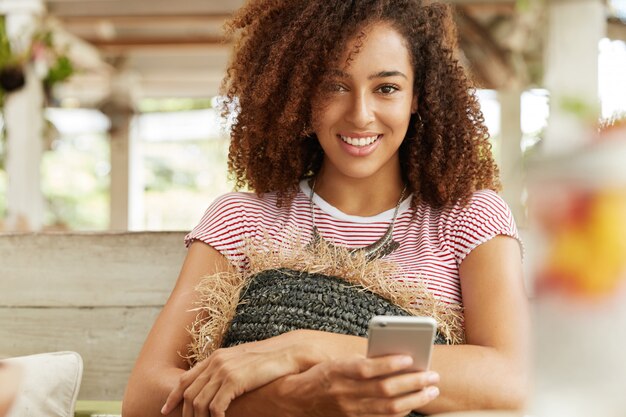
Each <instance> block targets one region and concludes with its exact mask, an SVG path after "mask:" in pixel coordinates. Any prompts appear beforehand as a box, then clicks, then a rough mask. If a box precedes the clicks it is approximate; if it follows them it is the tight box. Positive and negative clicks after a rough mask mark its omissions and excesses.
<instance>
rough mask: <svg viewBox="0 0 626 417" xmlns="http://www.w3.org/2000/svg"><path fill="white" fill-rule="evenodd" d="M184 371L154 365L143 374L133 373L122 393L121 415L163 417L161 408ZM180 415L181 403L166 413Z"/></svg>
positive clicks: (170, 415) (174, 415)
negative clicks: (124, 391)
mask: <svg viewBox="0 0 626 417" xmlns="http://www.w3.org/2000/svg"><path fill="white" fill-rule="evenodd" d="M184 372H185V371H184V370H183V369H180V368H175V367H168V368H159V367H158V366H156V365H155V366H154V367H153V368H152V369H151V370H150V371H147V372H146V373H145V374H143V375H133V377H131V379H130V380H129V382H128V386H127V388H126V393H125V394H124V401H123V403H122V416H123V417H163V414H161V408H162V407H163V404H165V400H166V399H167V396H168V395H169V394H170V392H171V391H172V390H173V389H174V387H175V385H176V384H177V383H178V380H179V379H180V376H181V375H182V374H183V373H184ZM181 404H182V403H181ZM181 415H182V405H180V406H178V407H176V409H175V410H173V411H172V412H171V413H170V414H168V416H169V417H180V416H181Z"/></svg>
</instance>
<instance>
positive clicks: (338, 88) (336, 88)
mask: <svg viewBox="0 0 626 417" xmlns="http://www.w3.org/2000/svg"><path fill="white" fill-rule="evenodd" d="M330 91H334V92H338V93H342V92H344V91H346V88H345V87H344V86H343V85H341V84H332V85H331V86H330Z"/></svg>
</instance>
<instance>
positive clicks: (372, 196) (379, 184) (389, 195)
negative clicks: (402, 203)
mask: <svg viewBox="0 0 626 417" xmlns="http://www.w3.org/2000/svg"><path fill="white" fill-rule="evenodd" d="M309 185H310V186H314V187H315V190H314V191H315V193H316V194H318V195H319V196H320V197H321V198H323V199H324V200H325V201H326V202H328V203H329V204H330V205H332V206H333V207H335V208H337V209H338V210H340V211H342V212H343V213H346V214H350V215H354V216H363V217H369V216H374V215H376V214H379V213H382V212H384V211H387V210H389V209H392V208H394V207H396V205H397V204H398V200H399V199H400V195H401V194H402V190H403V189H404V182H403V181H402V178H401V176H400V173H398V175H397V177H395V178H390V177H389V176H384V177H383V176H376V177H370V178H364V179H360V178H349V177H345V176H340V175H330V173H328V172H327V171H324V170H323V169H322V170H320V172H319V174H318V175H317V176H316V177H315V178H313V179H312V180H311V181H310V182H309ZM405 197H406V195H405Z"/></svg>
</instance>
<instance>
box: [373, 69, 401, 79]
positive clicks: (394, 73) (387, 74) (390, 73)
mask: <svg viewBox="0 0 626 417" xmlns="http://www.w3.org/2000/svg"><path fill="white" fill-rule="evenodd" d="M397 76H400V77H404V78H406V79H407V80H408V78H407V76H406V75H404V74H403V73H401V72H400V71H380V72H377V73H376V74H372V75H370V76H369V77H367V79H368V80H371V79H374V78H387V77H397Z"/></svg>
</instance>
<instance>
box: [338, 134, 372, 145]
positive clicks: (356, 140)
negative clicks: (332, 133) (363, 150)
mask: <svg viewBox="0 0 626 417" xmlns="http://www.w3.org/2000/svg"><path fill="white" fill-rule="evenodd" d="M340 136H341V140H343V141H344V142H346V143H347V144H350V145H352V146H367V145H371V144H372V143H374V141H375V140H377V139H378V138H379V137H380V136H379V135H376V136H370V137H368V138H351V137H349V136H343V135H340Z"/></svg>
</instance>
